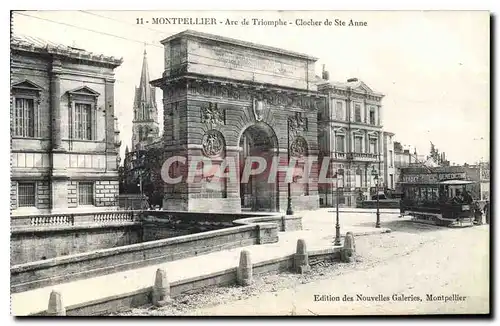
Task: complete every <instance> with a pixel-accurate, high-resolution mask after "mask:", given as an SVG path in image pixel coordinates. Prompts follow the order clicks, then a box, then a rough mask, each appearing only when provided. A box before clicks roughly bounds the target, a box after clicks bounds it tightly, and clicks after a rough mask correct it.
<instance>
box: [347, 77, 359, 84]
mask: <svg viewBox="0 0 500 326" xmlns="http://www.w3.org/2000/svg"><path fill="white" fill-rule="evenodd" d="M357 81H358V79H357V78H349V79H348V80H347V82H348V83H356V82H357Z"/></svg>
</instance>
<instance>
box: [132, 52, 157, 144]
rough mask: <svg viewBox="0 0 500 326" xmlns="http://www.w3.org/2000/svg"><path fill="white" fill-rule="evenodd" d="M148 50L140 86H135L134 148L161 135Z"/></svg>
mask: <svg viewBox="0 0 500 326" xmlns="http://www.w3.org/2000/svg"><path fill="white" fill-rule="evenodd" d="M149 82H150V80H149V70H148V59H147V54H146V50H144V58H143V61H142V70H141V79H140V81H139V87H136V88H135V97H134V119H133V120H132V150H136V149H143V148H144V146H145V145H147V144H150V143H152V142H153V141H154V140H155V139H158V136H159V125H158V108H157V107H156V98H155V88H154V87H152V86H151V85H150V84H149Z"/></svg>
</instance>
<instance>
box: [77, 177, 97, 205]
mask: <svg viewBox="0 0 500 326" xmlns="http://www.w3.org/2000/svg"><path fill="white" fill-rule="evenodd" d="M78 205H94V183H93V182H79V183H78Z"/></svg>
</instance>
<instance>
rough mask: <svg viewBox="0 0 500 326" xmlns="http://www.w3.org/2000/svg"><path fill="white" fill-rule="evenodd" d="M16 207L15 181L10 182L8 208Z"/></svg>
mask: <svg viewBox="0 0 500 326" xmlns="http://www.w3.org/2000/svg"><path fill="white" fill-rule="evenodd" d="M16 208H17V182H15V181H11V182H10V209H11V210H13V209H16Z"/></svg>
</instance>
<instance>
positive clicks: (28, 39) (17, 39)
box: [10, 35, 123, 67]
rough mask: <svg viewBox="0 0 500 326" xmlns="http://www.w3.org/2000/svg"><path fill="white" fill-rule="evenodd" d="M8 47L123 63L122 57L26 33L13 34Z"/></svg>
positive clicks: (95, 60)
mask: <svg viewBox="0 0 500 326" xmlns="http://www.w3.org/2000/svg"><path fill="white" fill-rule="evenodd" d="M10 47H11V48H12V49H15V50H19V51H26V52H33V53H43V54H57V55H60V56H63V57H67V58H72V59H77V60H85V61H90V62H97V63H104V64H108V65H111V66H114V67H118V66H119V65H121V64H122V63H123V59H122V58H115V57H113V56H105V55H103V54H96V53H92V52H89V51H85V50H84V49H79V48H76V47H72V46H68V45H65V44H61V43H56V42H52V41H48V40H45V39H42V38H39V37H34V36H27V35H13V36H12V37H11V40H10Z"/></svg>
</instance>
